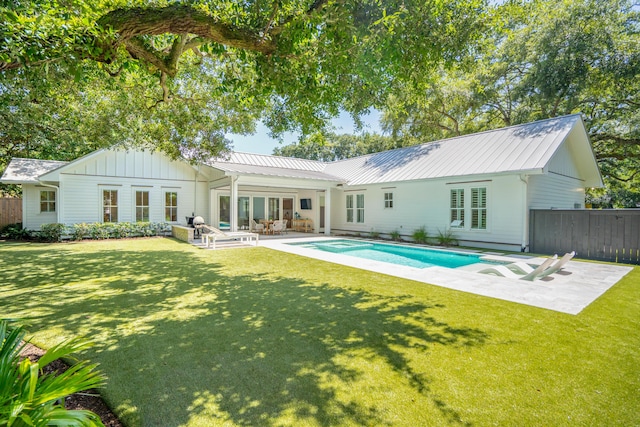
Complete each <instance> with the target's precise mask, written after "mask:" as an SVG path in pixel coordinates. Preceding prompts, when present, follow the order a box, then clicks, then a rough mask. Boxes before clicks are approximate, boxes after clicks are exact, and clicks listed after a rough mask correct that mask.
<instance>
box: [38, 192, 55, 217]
mask: <svg viewBox="0 0 640 427" xmlns="http://www.w3.org/2000/svg"><path fill="white" fill-rule="evenodd" d="M43 193H49V195H51V193H53V200H51V199H50V198H49V197H47V198H46V199H45V200H43V199H42V195H43ZM56 198H57V192H56V191H55V190H40V213H55V212H56V208H57V206H56V204H57V203H56V202H57V200H56ZM43 205H44V206H48V208H47V209H45V210H43V209H42V206H43Z"/></svg>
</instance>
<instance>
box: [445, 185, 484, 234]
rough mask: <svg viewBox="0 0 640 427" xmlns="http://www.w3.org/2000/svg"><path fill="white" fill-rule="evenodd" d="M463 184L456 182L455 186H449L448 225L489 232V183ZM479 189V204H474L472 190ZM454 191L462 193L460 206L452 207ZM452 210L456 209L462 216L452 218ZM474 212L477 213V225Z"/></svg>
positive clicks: (457, 228) (455, 227)
mask: <svg viewBox="0 0 640 427" xmlns="http://www.w3.org/2000/svg"><path fill="white" fill-rule="evenodd" d="M464 184H466V185H460V184H457V185H456V186H455V187H451V188H450V189H449V190H450V191H449V227H450V228H452V229H456V230H464V231H472V232H489V231H490V227H491V218H490V206H489V202H490V200H489V196H490V192H491V188H490V185H488V184H486V185H478V184H479V183H477V182H476V183H464ZM474 184H475V185H474ZM483 184H484V182H483ZM479 190H480V193H479V197H480V198H481V200H480V206H476V205H475V204H474V200H473V195H474V192H476V191H479ZM454 191H455V192H457V193H458V194H461V195H462V200H461V201H462V203H461V205H462V206H460V207H454V206H453V204H452V202H453V192H454ZM482 191H484V194H482ZM465 193H466V194H465ZM477 202H478V200H476V203H477ZM459 205H460V204H459ZM454 210H457V211H458V212H459V213H461V216H462V218H460V217H457V218H454V215H453V211H454ZM482 212H484V217H482ZM474 213H475V214H477V215H476V220H477V221H479V224H477V225H476V224H475V223H474ZM482 218H483V219H484V224H482ZM459 220H461V223H459ZM478 225H482V226H483V227H480V226H478Z"/></svg>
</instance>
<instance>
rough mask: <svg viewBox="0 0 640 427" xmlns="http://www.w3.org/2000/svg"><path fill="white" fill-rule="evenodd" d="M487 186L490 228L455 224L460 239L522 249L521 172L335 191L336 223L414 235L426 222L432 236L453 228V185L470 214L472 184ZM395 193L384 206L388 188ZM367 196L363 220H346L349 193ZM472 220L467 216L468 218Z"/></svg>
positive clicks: (340, 228)
mask: <svg viewBox="0 0 640 427" xmlns="http://www.w3.org/2000/svg"><path fill="white" fill-rule="evenodd" d="M475 187H486V188H487V215H488V219H487V229H486V230H472V229H470V228H469V227H468V224H467V227H465V228H459V229H458V228H456V229H453V232H454V234H455V235H456V237H457V238H458V239H460V241H461V244H469V245H473V246H478V247H484V246H491V247H496V245H499V246H502V247H504V248H508V249H516V250H519V249H520V247H521V245H522V244H523V239H526V235H525V233H524V232H523V230H524V228H525V227H526V225H525V221H524V220H523V215H524V212H525V211H524V209H525V189H524V188H525V187H524V183H523V182H522V181H521V180H520V179H519V177H517V176H496V177H492V178H482V179H473V178H470V179H466V178H456V179H441V180H432V181H416V182H400V183H391V184H384V185H366V186H358V187H353V188H351V187H348V188H346V189H345V190H344V191H335V192H333V193H332V201H331V215H332V219H331V224H332V229H333V230H335V231H336V232H338V233H339V232H351V233H362V234H367V233H370V232H371V231H375V232H379V233H382V234H388V233H390V232H392V231H398V232H399V233H400V234H401V235H402V236H404V237H405V238H409V237H410V236H411V235H412V234H413V232H414V231H415V230H417V229H418V228H420V227H423V226H424V227H425V228H426V230H427V232H428V233H429V235H430V236H437V235H438V231H443V232H444V231H445V230H447V229H450V228H451V227H450V223H451V221H450V218H451V206H450V203H451V190H452V189H455V188H462V189H464V190H465V191H466V194H465V204H466V209H467V213H466V215H467V218H470V216H469V215H470V213H469V208H470V203H471V194H470V189H471V188H475ZM386 192H391V193H393V208H385V205H384V193H386ZM348 194H353V195H354V208H355V195H356V194H364V195H365V198H364V200H365V212H364V218H365V222H364V223H357V222H353V223H347V222H346V195H348ZM467 222H468V221H467Z"/></svg>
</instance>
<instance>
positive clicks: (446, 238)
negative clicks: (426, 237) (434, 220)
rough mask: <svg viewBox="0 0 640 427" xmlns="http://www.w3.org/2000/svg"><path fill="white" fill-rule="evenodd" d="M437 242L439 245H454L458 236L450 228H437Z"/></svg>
mask: <svg viewBox="0 0 640 427" xmlns="http://www.w3.org/2000/svg"><path fill="white" fill-rule="evenodd" d="M436 239H437V241H438V244H439V245H441V246H454V245H457V244H458V238H457V237H456V235H455V234H454V233H453V231H452V230H451V229H450V228H447V229H445V230H444V231H440V229H438V236H437V237H436Z"/></svg>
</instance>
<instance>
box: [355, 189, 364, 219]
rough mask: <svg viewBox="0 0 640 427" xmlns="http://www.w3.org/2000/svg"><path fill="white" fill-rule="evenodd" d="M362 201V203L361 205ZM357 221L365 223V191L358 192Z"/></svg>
mask: <svg viewBox="0 0 640 427" xmlns="http://www.w3.org/2000/svg"><path fill="white" fill-rule="evenodd" d="M361 202H362V205H361ZM356 223H358V224H364V223H365V222H364V193H360V194H356Z"/></svg>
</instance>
